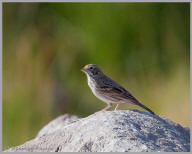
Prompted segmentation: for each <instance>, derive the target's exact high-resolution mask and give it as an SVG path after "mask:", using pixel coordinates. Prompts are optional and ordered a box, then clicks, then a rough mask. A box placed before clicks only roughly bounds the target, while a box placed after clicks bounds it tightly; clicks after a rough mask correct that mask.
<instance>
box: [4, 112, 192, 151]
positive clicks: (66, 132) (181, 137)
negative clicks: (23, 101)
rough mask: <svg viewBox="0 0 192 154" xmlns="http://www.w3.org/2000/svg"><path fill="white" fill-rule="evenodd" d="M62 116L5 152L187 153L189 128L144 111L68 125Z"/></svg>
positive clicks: (73, 121) (98, 115)
mask: <svg viewBox="0 0 192 154" xmlns="http://www.w3.org/2000/svg"><path fill="white" fill-rule="evenodd" d="M63 117H64V118H63ZM63 117H62V116H61V117H59V118H57V119H56V120H53V121H52V122H51V123H49V124H48V125H47V126H45V127H44V128H43V129H42V130H41V131H40V132H39V134H38V135H37V137H36V138H35V139H33V140H31V141H28V142H26V143H24V144H23V145H20V146H16V147H12V148H10V149H7V150H6V152H16V151H17V152H18V151H19V152H20V151H23V152H24V151H26V152H54V151H56V152H189V151H190V133H189V128H185V127H182V126H180V125H179V124H176V123H174V122H172V121H170V120H168V119H165V118H162V117H159V116H157V115H152V114H150V113H147V112H142V111H137V110H134V111H129V110H118V111H106V112H98V113H95V114H93V115H90V116H88V117H86V118H81V119H78V118H77V117H74V119H73V118H72V119H71V120H69V121H68V122H67V121H66V115H64V116H63ZM62 119H63V120H62ZM62 123H63V124H62Z"/></svg>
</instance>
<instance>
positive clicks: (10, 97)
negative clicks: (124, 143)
mask: <svg viewBox="0 0 192 154" xmlns="http://www.w3.org/2000/svg"><path fill="white" fill-rule="evenodd" d="M189 15H190V6H189V3H3V148H4V149H5V148H8V147H10V146H15V145H19V144H22V143H24V142H25V141H27V140H30V139H32V138H34V137H35V136H36V134H37V133H38V131H39V130H40V129H41V128H42V127H43V126H44V125H45V124H47V123H48V122H49V121H51V120H52V119H54V118H55V117H57V116H59V115H61V114H65V113H70V114H75V115H78V116H80V117H86V116H88V115H90V114H92V113H94V112H96V111H98V110H100V109H102V108H103V107H105V106H106V104H105V103H103V102H101V101H100V100H98V99H97V98H96V97H95V96H93V94H92V93H91V91H90V89H89V87H88V85H87V78H86V76H85V74H83V73H82V72H80V69H81V68H82V67H83V66H84V65H85V64H88V63H93V64H97V65H98V66H99V67H100V68H102V70H103V71H104V72H105V73H106V74H107V75H109V76H110V77H111V78H112V79H114V80H115V81H117V82H118V83H119V84H121V85H123V87H125V88H126V89H128V90H129V91H130V92H131V93H132V94H133V95H134V96H135V97H136V98H137V99H139V100H140V101H141V102H142V103H143V104H145V105H146V106H148V107H149V108H151V109H152V110H153V111H154V112H155V113H157V114H158V115H161V116H163V117H166V118H169V119H171V120H173V121H175V122H177V123H180V124H181V125H184V126H190V103H189V55H190V42H189V40H190V35H189V34H190V33H189V29H190V23H189V22H190V19H189V18H190V16H189ZM132 108H134V109H139V110H142V109H141V108H138V107H136V106H132V105H129V104H122V105H120V109H132ZM112 109H113V108H112ZM112 109H111V110H112Z"/></svg>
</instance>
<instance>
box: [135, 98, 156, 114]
mask: <svg viewBox="0 0 192 154" xmlns="http://www.w3.org/2000/svg"><path fill="white" fill-rule="evenodd" d="M134 104H136V105H138V106H140V107H142V108H143V109H145V110H147V111H149V112H150V113H151V114H155V113H154V112H153V111H151V110H150V109H149V108H148V107H146V106H145V105H143V104H141V103H139V102H138V101H137V102H134Z"/></svg>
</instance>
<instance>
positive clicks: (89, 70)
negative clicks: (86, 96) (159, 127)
mask: <svg viewBox="0 0 192 154" xmlns="http://www.w3.org/2000/svg"><path fill="white" fill-rule="evenodd" d="M82 71H83V72H84V73H85V74H86V75H87V79H88V85H89V87H90V88H91V90H92V92H93V94H94V95H95V96H96V97H97V98H99V99H100V100H102V101H104V102H105V103H107V107H105V108H104V109H103V110H106V109H108V108H110V107H111V105H112V103H115V104H117V106H116V108H115V110H116V109H117V108H118V105H119V104H120V103H131V104H135V105H138V106H140V107H142V108H144V109H145V110H147V111H149V112H150V113H152V114H154V112H153V111H151V110H150V109H149V108H147V107H146V106H144V105H143V104H141V103H140V102H139V101H138V100H137V99H136V98H135V97H133V96H132V95H131V94H130V93H129V92H128V91H127V90H126V89H124V88H123V87H121V86H120V85H118V84H117V83H116V82H115V81H113V80H112V79H110V78H109V77H108V76H106V75H105V74H104V73H103V72H102V71H101V69H100V68H99V67H97V66H96V65H94V64H88V65H86V66H85V67H84V68H83V69H82Z"/></svg>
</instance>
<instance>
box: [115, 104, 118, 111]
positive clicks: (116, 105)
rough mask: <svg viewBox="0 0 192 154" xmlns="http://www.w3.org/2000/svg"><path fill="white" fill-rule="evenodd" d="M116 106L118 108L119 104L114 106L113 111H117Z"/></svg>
mask: <svg viewBox="0 0 192 154" xmlns="http://www.w3.org/2000/svg"><path fill="white" fill-rule="evenodd" d="M118 106H119V103H118V104H117V105H116V107H115V109H114V111H116V110H117V108H118Z"/></svg>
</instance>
